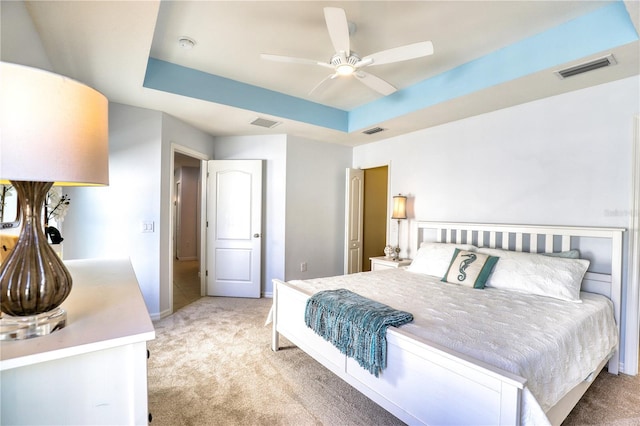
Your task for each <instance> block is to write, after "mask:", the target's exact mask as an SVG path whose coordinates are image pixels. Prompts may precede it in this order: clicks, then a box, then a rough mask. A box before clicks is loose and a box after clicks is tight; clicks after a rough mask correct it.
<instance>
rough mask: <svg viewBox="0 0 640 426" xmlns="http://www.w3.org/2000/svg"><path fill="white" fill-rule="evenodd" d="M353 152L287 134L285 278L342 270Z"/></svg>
mask: <svg viewBox="0 0 640 426" xmlns="http://www.w3.org/2000/svg"><path fill="white" fill-rule="evenodd" d="M351 154H352V149H351V148H349V147H345V146H342V145H336V144H331V143H324V142H317V141H312V140H308V139H303V138H298V137H293V136H288V138H287V190H286V192H287V207H286V218H287V220H286V244H285V246H286V261H285V263H286V264H285V278H286V279H287V280H292V279H305V278H316V277H324V276H331V275H341V274H342V273H343V270H344V226H345V219H344V218H345V211H344V209H345V207H344V205H345V204H344V199H345V185H346V184H345V181H346V177H345V170H346V169H347V168H348V167H351ZM302 262H305V263H306V264H307V270H306V272H303V271H301V268H300V264H301V263H302Z"/></svg>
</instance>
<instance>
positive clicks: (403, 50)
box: [361, 41, 433, 65]
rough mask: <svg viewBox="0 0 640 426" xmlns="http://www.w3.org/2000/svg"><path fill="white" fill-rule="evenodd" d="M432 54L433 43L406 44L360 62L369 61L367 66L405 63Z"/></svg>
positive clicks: (369, 56)
mask: <svg viewBox="0 0 640 426" xmlns="http://www.w3.org/2000/svg"><path fill="white" fill-rule="evenodd" d="M432 54H433V43H431V42H430V41H420V42H418V43H412V44H407V45H404V46H399V47H394V48H393V49H388V50H383V51H380V52H377V53H374V54H372V55H368V56H366V57H364V58H362V61H361V62H365V61H369V60H370V61H371V63H370V64H368V65H383V64H390V63H392V62H400V61H407V60H409V59H416V58H421V57H423V56H429V55H432Z"/></svg>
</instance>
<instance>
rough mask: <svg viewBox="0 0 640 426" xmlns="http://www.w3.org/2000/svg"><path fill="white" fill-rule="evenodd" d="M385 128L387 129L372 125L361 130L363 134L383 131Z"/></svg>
mask: <svg viewBox="0 0 640 426" xmlns="http://www.w3.org/2000/svg"><path fill="white" fill-rule="evenodd" d="M385 130H387V129H383V128H382V127H372V128H370V129H367V130H365V131H363V132H362V133H364V134H365V135H373V134H374V133H380V132H384V131H385Z"/></svg>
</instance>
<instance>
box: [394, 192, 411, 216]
mask: <svg viewBox="0 0 640 426" xmlns="http://www.w3.org/2000/svg"><path fill="white" fill-rule="evenodd" d="M406 218H407V197H405V196H403V195H396V196H395V197H393V213H392V214H391V219H406Z"/></svg>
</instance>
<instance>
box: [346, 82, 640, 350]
mask: <svg viewBox="0 0 640 426" xmlns="http://www.w3.org/2000/svg"><path fill="white" fill-rule="evenodd" d="M639 86H640V85H639V79H638V77H633V78H627V79H624V80H620V81H616V82H612V83H608V84H603V85H601V86H597V87H592V88H588V89H584V90H580V91H576V92H571V93H568V94H564V95H559V96H555V97H551V98H547V99H542V100H538V101H535V102H531V103H527V104H523V105H519V106H516V107H512V108H508V109H504V110H500V111H495V112H491V113H488V114H484V115H480V116H476V117H471V118H468V119H464V120H460V121H456V122H452V123H448V124H444V125H441V126H438V127H434V128H430V129H426V130H422V131H418V132H415V133H411V134H407V135H403V136H399V137H395V138H391V139H387V140H384V141H381V142H378V143H373V144H368V145H363V146H359V147H356V148H355V149H354V153H353V156H354V158H353V166H354V167H361V168H366V167H370V166H373V165H379V164H381V163H383V162H385V161H388V160H389V159H391V167H390V169H389V173H390V181H391V193H392V194H395V193H403V194H409V196H410V197H413V200H412V201H413V215H412V216H411V217H410V219H412V220H411V221H410V222H411V224H412V228H413V225H415V220H450V221H462V222H465V221H466V222H499V223H528V224H550V225H584V226H611V227H624V228H628V227H629V225H630V218H631V214H632V212H631V210H630V206H631V193H630V191H631V147H632V143H633V119H634V116H635V115H636V114H638V112H639V111H638V110H639V108H640V99H639V94H640V87H639ZM635 214H637V212H636V213H635ZM391 229H394V228H393V227H392V228H391ZM403 229H405V231H404V232H405V233H406V232H407V231H406V227H405V228H403ZM412 234H413V231H412ZM401 236H402V243H401V245H402V247H403V253H402V256H407V255H408V256H409V257H411V256H412V255H413V254H414V253H411V252H407V248H408V247H413V246H414V244H415V243H413V242H411V243H408V242H407V236H406V235H403V234H402V232H401ZM391 239H392V240H394V239H395V234H394V235H392V237H391ZM626 246H627V241H626V239H625V247H626ZM624 290H625V291H626V279H625V288H624ZM626 303H627V301H626V298H623V316H624V315H625V305H626ZM632 304H633V303H632ZM624 327H625V322H624V321H623V332H624ZM636 342H637V340H636ZM623 350H624V348H623Z"/></svg>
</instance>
